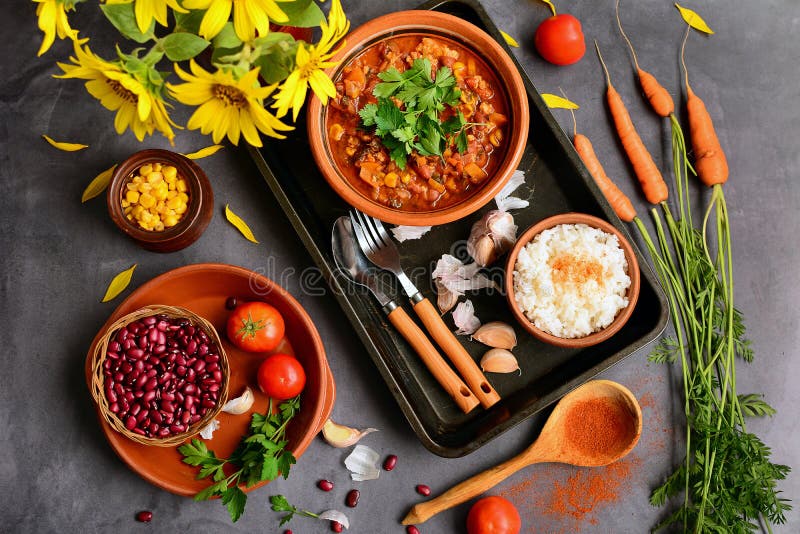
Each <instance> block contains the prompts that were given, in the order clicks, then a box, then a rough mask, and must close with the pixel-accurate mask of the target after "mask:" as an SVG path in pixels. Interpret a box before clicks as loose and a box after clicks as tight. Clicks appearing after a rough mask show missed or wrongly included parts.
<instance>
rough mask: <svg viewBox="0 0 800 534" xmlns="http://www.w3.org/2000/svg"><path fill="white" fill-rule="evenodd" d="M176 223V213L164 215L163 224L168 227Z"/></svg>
mask: <svg viewBox="0 0 800 534" xmlns="http://www.w3.org/2000/svg"><path fill="white" fill-rule="evenodd" d="M176 224H178V217H177V216H176V215H167V216H166V217H164V226H166V227H167V228H170V227H172V226H175V225H176Z"/></svg>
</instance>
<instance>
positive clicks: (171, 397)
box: [161, 393, 175, 401]
mask: <svg viewBox="0 0 800 534" xmlns="http://www.w3.org/2000/svg"><path fill="white" fill-rule="evenodd" d="M161 399H162V400H165V401H174V400H175V394H174V393H162V394H161Z"/></svg>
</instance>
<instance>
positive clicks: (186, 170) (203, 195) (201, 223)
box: [106, 149, 214, 252]
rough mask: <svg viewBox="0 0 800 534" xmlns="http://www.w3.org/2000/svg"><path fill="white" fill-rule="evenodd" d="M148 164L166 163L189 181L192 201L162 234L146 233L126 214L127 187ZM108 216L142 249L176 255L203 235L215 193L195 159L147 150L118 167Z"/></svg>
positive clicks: (108, 194) (212, 209) (169, 152)
mask: <svg viewBox="0 0 800 534" xmlns="http://www.w3.org/2000/svg"><path fill="white" fill-rule="evenodd" d="M146 163H162V164H164V163H166V164H169V165H173V166H174V167H175V168H176V169H178V176H181V177H183V178H184V179H185V180H186V184H187V186H188V189H189V190H188V195H189V202H188V207H187V210H186V212H185V213H184V214H183V217H181V219H180V221H178V224H176V225H175V226H173V227H171V228H165V229H164V230H161V231H152V230H145V229H143V228H141V227H140V226H139V225H138V224H136V222H135V221H129V220H128V219H127V218H126V217H125V214H124V212H123V208H122V198H123V196H124V193H125V191H124V189H125V184H126V183H127V181H128V179H129V178H130V176H131V175H132V174H133V173H135V172H136V170H137V169H139V167H141V166H142V165H144V164H146ZM106 203H107V204H108V214H109V215H110V216H111V220H113V221H114V224H116V225H117V227H118V228H119V229H120V230H122V231H123V232H124V233H125V234H127V235H128V236H129V237H130V238H131V239H133V240H134V241H135V242H136V243H137V244H138V245H139V246H141V247H142V248H145V249H147V250H152V251H154V252H174V251H176V250H181V249H183V248H186V247H188V246H189V245H191V244H192V243H194V242H195V241H197V239H198V238H199V237H200V236H201V235H202V233H203V231H204V230H205V229H206V227H207V226H208V223H209V222H211V218H212V217H213V215H214V192H213V190H212V189H211V184H210V183H209V181H208V177H207V176H206V173H205V172H203V169H201V168H200V166H199V165H197V164H196V163H195V162H193V161H192V160H190V159H188V158H186V157H185V156H183V155H182V154H178V153H177V152H171V151H169V150H162V149H148V150H142V151H141V152H136V153H135V154H133V155H132V156H130V157H129V158H128V159H126V160H125V161H123V162H122V163H120V164H119V165H117V168H116V169H115V170H114V174H113V176H112V177H111V183H109V185H108V192H107V194H106Z"/></svg>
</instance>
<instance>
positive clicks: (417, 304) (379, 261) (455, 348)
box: [350, 210, 500, 408]
mask: <svg viewBox="0 0 800 534" xmlns="http://www.w3.org/2000/svg"><path fill="white" fill-rule="evenodd" d="M350 222H351V223H352V226H353V231H354V233H355V235H356V241H358V246H359V247H361V250H362V252H364V255H365V256H366V257H367V258H368V259H369V260H370V261H371V262H372V263H374V264H375V265H376V266H378V267H380V268H381V269H384V270H387V271H389V272H391V273H393V274H394V275H395V276H396V277H397V279H398V280H399V281H400V285H401V286H402V287H403V291H405V292H406V294H407V295H408V297H409V298H410V299H411V304H412V306H413V307H414V311H415V312H416V313H417V316H419V318H420V319H421V320H422V324H424V325H425V329H426V330H427V331H428V333H429V334H430V335H431V337H432V338H433V339H434V340H435V341H436V343H437V344H438V345H439V346H440V347H441V348H442V350H443V351H444V353H445V354H447V357H448V358H449V359H450V361H451V362H452V363H453V365H454V366H455V367H456V369H458V372H459V373H461V376H463V377H464V381H465V382H466V383H467V385H468V386H469V388H470V389H471V390H472V392H473V393H474V394H475V396H476V397H478V400H480V401H481V405H482V406H483V407H484V408H488V407H489V406H492V405H493V404H495V403H496V402H497V401H499V400H500V395H499V394H498V393H497V391H495V390H494V388H493V387H492V386H491V384H489V381H488V380H487V379H486V376H484V374H483V371H481V369H480V367H478V364H476V363H475V360H473V359H472V356H470V355H469V353H468V352H467V351H466V349H464V346H463V345H461V342H460V341H458V339H457V338H456V336H455V335H454V334H453V333H452V332H451V331H450V329H449V328H448V327H447V325H446V324H445V323H444V321H443V320H442V317H441V316H440V315H439V312H438V311H437V310H436V308H434V307H433V304H431V302H430V301H429V300H428V299H427V298H425V296H424V295H423V294H422V293H421V292H420V291H419V290H418V289H417V288H416V286H414V284H413V283H412V282H411V280H409V278H408V276H406V273H405V272H404V271H403V266H402V265H401V263H400V252H399V251H398V250H397V245H396V244H395V242H394V241H393V240H392V238H391V237H389V233H388V232H387V231H386V229H385V228H384V227H383V223H382V222H381V221H379V220H378V219H375V218H374V217H370V216H368V215H366V214H364V213H361V212H360V211H358V210H351V211H350Z"/></svg>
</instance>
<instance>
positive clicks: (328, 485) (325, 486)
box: [317, 479, 333, 491]
mask: <svg viewBox="0 0 800 534" xmlns="http://www.w3.org/2000/svg"><path fill="white" fill-rule="evenodd" d="M317 487H318V488H319V489H321V490H322V491H331V490H332V489H333V482H331V481H330V480H325V479H322V480H320V481H318V482H317Z"/></svg>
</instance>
